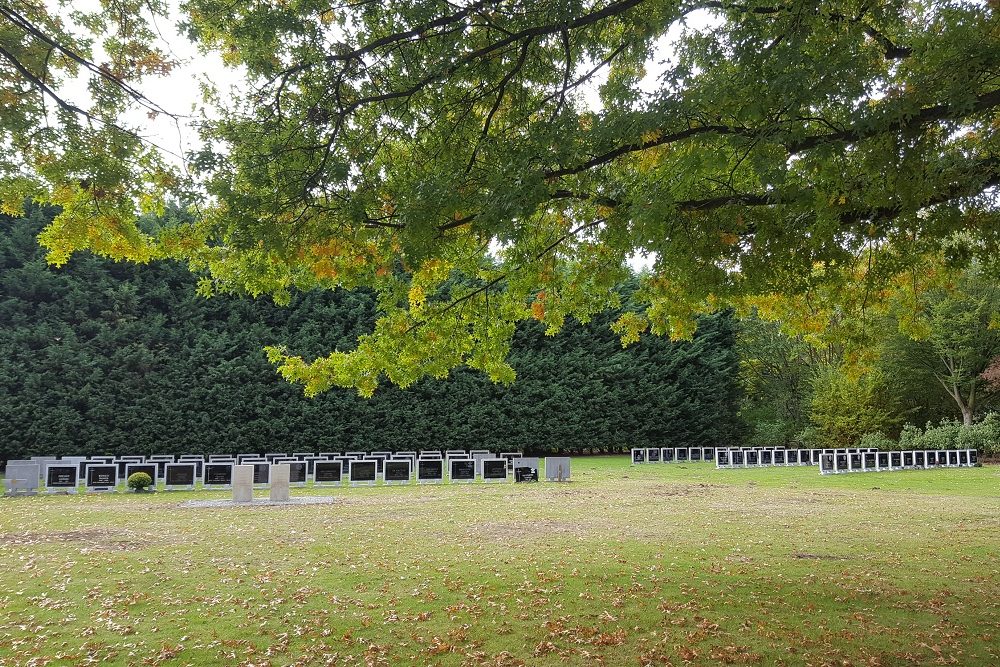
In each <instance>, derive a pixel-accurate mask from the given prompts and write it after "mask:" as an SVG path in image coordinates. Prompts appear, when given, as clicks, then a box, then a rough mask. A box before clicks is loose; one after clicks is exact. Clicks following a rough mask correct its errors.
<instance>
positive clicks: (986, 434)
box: [858, 412, 1000, 457]
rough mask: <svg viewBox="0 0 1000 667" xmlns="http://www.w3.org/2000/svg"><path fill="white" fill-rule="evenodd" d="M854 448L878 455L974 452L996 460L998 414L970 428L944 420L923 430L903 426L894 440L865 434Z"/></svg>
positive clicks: (998, 451)
mask: <svg viewBox="0 0 1000 667" xmlns="http://www.w3.org/2000/svg"><path fill="white" fill-rule="evenodd" d="M858 446H859V447H877V448H879V449H881V450H882V451H886V450H900V449H904V450H908V449H916V450H940V449H976V450H979V452H980V453H981V454H982V455H984V456H989V457H995V456H1000V413H996V412H991V413H989V414H988V415H986V417H985V418H983V420H982V421H979V422H977V423H975V424H973V425H971V426H964V425H963V424H962V422H960V421H957V420H947V419H943V420H941V421H940V422H938V423H937V424H934V423H930V422H928V423H927V425H926V426H925V427H924V428H923V429H921V428H920V427H919V426H915V425H913V424H906V425H905V426H904V427H903V430H902V431H901V432H900V434H899V439H898V440H893V439H891V438H888V437H886V436H885V435H884V434H882V433H880V432H876V433H868V434H866V435H864V436H863V437H862V438H861V440H860V442H859V443H858Z"/></svg>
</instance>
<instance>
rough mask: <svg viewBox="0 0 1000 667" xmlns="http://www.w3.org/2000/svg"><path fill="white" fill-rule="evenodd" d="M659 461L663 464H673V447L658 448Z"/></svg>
mask: <svg viewBox="0 0 1000 667" xmlns="http://www.w3.org/2000/svg"><path fill="white" fill-rule="evenodd" d="M660 460H661V461H663V462H664V463H673V462H674V448H673V447H660Z"/></svg>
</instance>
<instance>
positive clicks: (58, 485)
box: [45, 461, 80, 493]
mask: <svg viewBox="0 0 1000 667" xmlns="http://www.w3.org/2000/svg"><path fill="white" fill-rule="evenodd" d="M79 484H80V468H79V466H78V465H77V464H75V463H70V464H69V465H66V464H64V463H62V462H60V461H57V462H55V463H48V464H46V466H45V491H46V492H47V493H60V492H62V493H76V487H77V486H79Z"/></svg>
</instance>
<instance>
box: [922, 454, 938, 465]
mask: <svg viewBox="0 0 1000 667" xmlns="http://www.w3.org/2000/svg"><path fill="white" fill-rule="evenodd" d="M924 461H925V462H926V465H927V467H928V468H933V467H936V466H937V465H938V453H937V451H936V450H933V449H930V450H927V451H925V452H924Z"/></svg>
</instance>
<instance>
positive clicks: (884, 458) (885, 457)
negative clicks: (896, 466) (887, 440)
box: [875, 452, 889, 470]
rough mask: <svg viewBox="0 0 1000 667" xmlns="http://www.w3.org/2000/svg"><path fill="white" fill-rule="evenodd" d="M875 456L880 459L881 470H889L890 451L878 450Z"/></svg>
mask: <svg viewBox="0 0 1000 667" xmlns="http://www.w3.org/2000/svg"><path fill="white" fill-rule="evenodd" d="M875 457H876V460H877V461H878V467H879V470H887V469H888V468H889V452H877V453H876V454H875Z"/></svg>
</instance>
